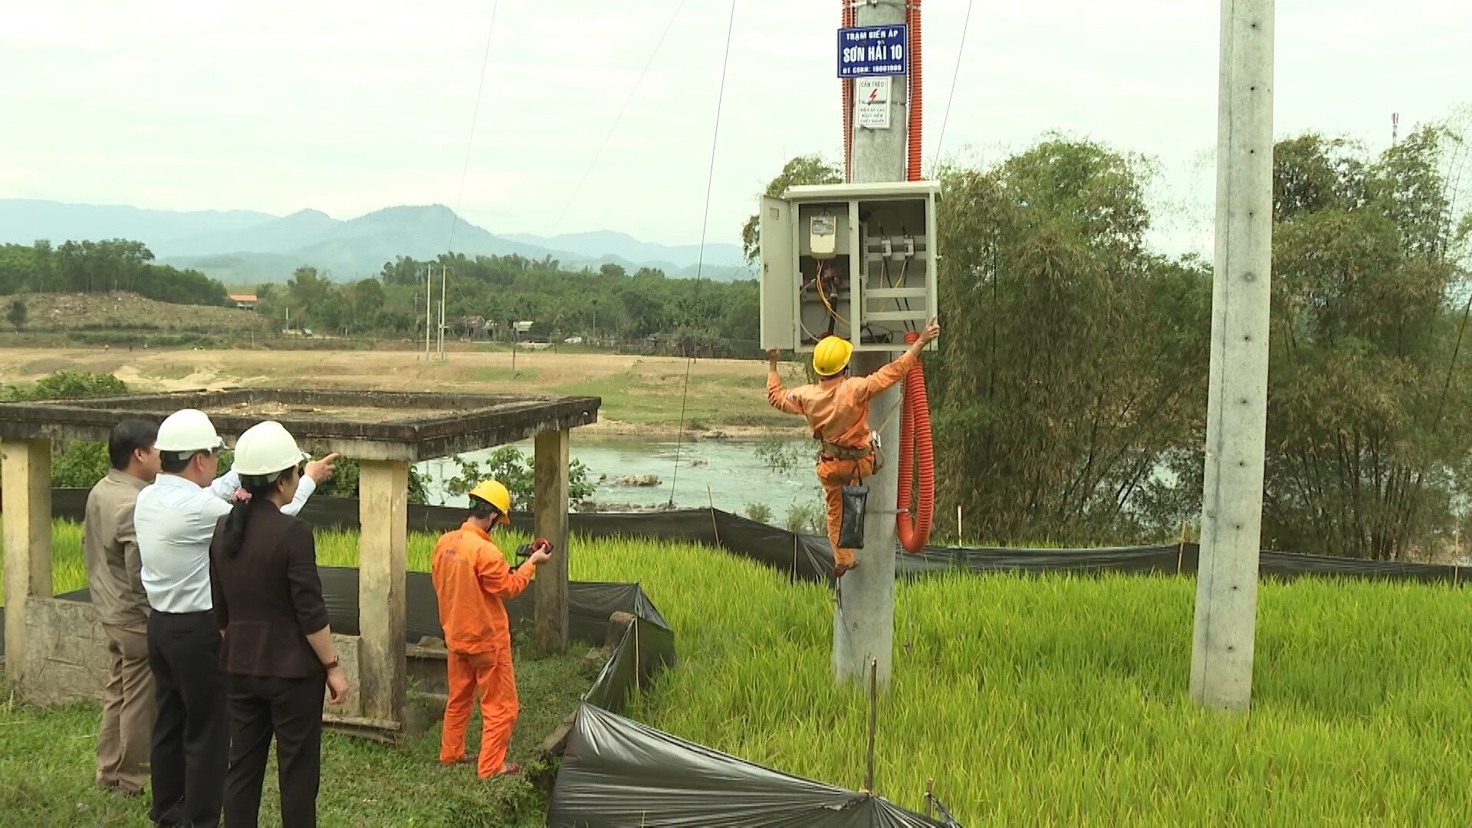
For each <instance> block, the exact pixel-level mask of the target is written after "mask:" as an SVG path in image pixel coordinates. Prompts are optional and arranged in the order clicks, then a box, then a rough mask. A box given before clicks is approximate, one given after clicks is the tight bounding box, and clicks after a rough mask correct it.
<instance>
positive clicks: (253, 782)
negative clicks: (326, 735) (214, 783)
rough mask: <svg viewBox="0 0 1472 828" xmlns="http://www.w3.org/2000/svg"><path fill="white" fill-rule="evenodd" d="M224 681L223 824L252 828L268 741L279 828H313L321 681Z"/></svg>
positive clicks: (319, 774)
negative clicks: (273, 763) (225, 763)
mask: <svg viewBox="0 0 1472 828" xmlns="http://www.w3.org/2000/svg"><path fill="white" fill-rule="evenodd" d="M228 681H229V687H230V690H229V699H230V701H229V710H230V770H229V773H228V774H227V775H226V778H225V824H226V825H227V826H229V828H255V825H256V822H257V819H258V817H259V815H260V810H261V784H262V782H264V781H265V778H266V758H267V756H268V755H269V754H270V752H271V737H272V736H273V735H274V736H275V737H276V779H277V782H278V784H279V785H280V788H281V828H313V826H315V825H316V824H317V788H318V783H319V782H320V780H321V777H322V705H323V697H324V695H325V693H326V690H327V679H326V677H325V676H324V677H323V678H311V679H283V678H267V677H264V676H245V675H240V674H238V673H231V674H230V675H229V678H228Z"/></svg>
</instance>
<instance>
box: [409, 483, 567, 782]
mask: <svg viewBox="0 0 1472 828" xmlns="http://www.w3.org/2000/svg"><path fill="white" fill-rule="evenodd" d="M510 522H511V493H510V492H509V491H507V489H506V487H505V486H504V485H502V484H501V483H499V482H497V481H495V480H486V481H482V482H481V483H480V484H479V485H477V486H476V487H475V488H474V489H472V490H471V491H470V515H469V517H468V518H466V520H465V523H464V524H463V525H462V526H461V527H460V528H459V529H456V530H454V531H453V532H446V533H445V534H444V535H443V536H441V537H440V539H439V542H438V543H436V544H435V548H434V556H433V558H432V560H431V577H432V579H433V581H434V592H435V597H436V598H437V599H438V601H439V611H440V626H441V627H443V628H444V633H445V648H446V649H447V650H448V653H447V658H446V667H445V669H446V672H447V674H448V676H447V677H448V680H449V687H450V692H449V700H448V702H447V703H446V704H445V723H444V732H443V734H442V735H441V739H440V762H441V763H442V764H445V765H453V764H457V763H461V762H466V763H468V762H472V761H476V762H477V768H476V771H477V773H478V775H479V776H480V777H481V778H482V779H488V778H490V777H492V776H497V775H501V774H510V773H516V772H517V771H519V770H521V767H520V766H519V765H515V764H512V763H509V762H507V761H506V749H507V748H508V747H509V746H510V745H511V732H512V730H514V729H515V727H516V717H517V714H518V713H519V712H520V707H519V704H518V700H517V696H516V676H515V673H514V672H513V670H512V666H511V629H510V625H509V623H508V621H507V617H506V607H505V605H504V604H503V603H502V602H503V601H506V600H509V599H511V598H515V597H516V596H517V595H520V594H521V592H522V590H524V589H526V587H527V584H529V583H531V580H532V576H533V575H535V574H536V569H537V567H538V566H539V565H541V564H542V563H544V562H546V561H547V560H548V559H550V558H551V551H552V548H551V544H548V543H547V542H546V541H539V542H538V544H537V546H536V547H535V548H534V550H533V552H532V554H531V556H530V557H528V558H527V560H526V563H525V564H524V565H522V566H520V567H518V568H516V569H515V570H513V569H512V568H511V567H510V566H509V565H508V564H507V563H506V558H505V556H504V555H502V554H501V550H500V549H499V548H497V546H496V544H495V543H494V542H492V541H491V531H492V530H494V529H495V527H497V526H499V525H504V524H507V523H510ZM477 691H479V693H480V714H481V720H482V721H481V736H480V757H479V760H478V761H477V760H474V759H470V758H467V757H466V754H465V729H466V726H467V725H468V724H469V722H470V712H471V709H472V707H473V705H474V703H475V695H476V692H477Z"/></svg>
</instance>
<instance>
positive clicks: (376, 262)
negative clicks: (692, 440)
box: [0, 199, 755, 285]
mask: <svg viewBox="0 0 1472 828" xmlns="http://www.w3.org/2000/svg"><path fill="white" fill-rule="evenodd" d="M452 225H455V212H454V211H453V210H451V209H450V208H448V207H446V206H444V205H442V204H434V205H430V206H427V207H388V208H385V209H382V210H377V211H375V212H372V213H369V214H367V215H364V216H359V217H358V218H355V219H351V220H347V221H344V220H341V219H335V218H333V217H331V216H329V215H327V214H326V213H323V212H320V211H318V210H301V211H299V212H296V213H292V214H291V215H289V216H273V215H269V214H267V213H258V212H253V211H249V210H232V211H227V212H219V211H215V210H209V211H199V212H173V211H166V210H144V209H140V208H137V207H123V206H98V205H91V204H63V203H60V202H56V201H35V200H28V199H0V244H31V243H33V242H34V241H36V240H37V239H50V240H51V242H52V243H53V244H61V243H62V242H64V241H67V240H75V241H82V240H94V241H95V240H99V239H112V238H125V239H133V240H135V241H141V242H143V243H144V244H146V245H148V248H149V249H150V250H152V251H153V254H154V256H155V257H157V260H158V261H159V262H160V263H163V264H171V265H174V266H175V267H181V268H184V267H192V268H195V269H196V270H199V271H202V272H204V273H205V274H207V275H209V276H212V277H214V278H216V279H219V280H220V281H222V282H224V283H225V284H227V285H254V284H258V283H262V282H285V281H286V280H287V279H289V278H290V277H291V274H292V271H294V270H296V269H297V268H298V267H301V266H303V265H310V266H312V267H315V268H317V269H318V270H323V271H327V272H328V273H329V274H330V276H331V278H332V280H333V281H337V282H349V281H354V280H356V279H362V278H367V277H369V276H374V275H376V274H378V273H379V271H380V270H382V268H383V265H384V263H385V262H391V261H393V260H394V258H395V257H396V256H411V257H413V258H415V259H420V260H423V259H431V258H434V257H435V256H437V255H439V254H441V253H443V252H445V250H446V246H447V242H448V241H449V238H450V228H451V226H452ZM454 250H455V252H456V253H464V254H465V255H467V256H478V255H499V256H504V255H508V254H512V253H518V254H520V255H522V256H526V257H528V258H533V259H541V258H544V257H547V256H551V257H552V258H554V259H556V260H558V261H559V262H561V263H562V265H563V266H564V267H567V268H573V269H576V268H582V267H585V266H586V267H591V268H594V269H596V268H597V267H598V266H600V265H602V264H605V263H613V264H617V265H619V266H621V267H623V268H624V269H626V270H628V271H629V272H631V273H632V272H634V271H635V270H638V269H639V268H641V267H651V268H658V269H660V270H663V271H664V272H665V274H666V275H668V276H671V277H675V278H690V277H693V276H695V274H696V270H697V265H698V264H699V263H700V246H699V245H693V244H692V245H680V246H668V245H662V244H654V243H650V242H641V241H639V240H638V239H635V238H633V237H631V236H628V235H626V234H624V233H616V232H611V231H597V232H592V233H572V234H567V235H561V236H553V237H551V238H544V237H541V236H532V235H528V234H525V233H515V234H507V235H496V234H494V233H491V232H489V231H487V230H485V229H483V228H481V227H477V226H475V225H474V224H470V223H469V222H467V221H465V220H463V219H461V220H460V222H459V224H458V225H455V240H454ZM700 270H701V274H702V275H703V276H704V277H705V278H709V279H716V280H720V281H729V280H733V279H752V278H755V272H754V270H752V269H750V268H748V267H747V266H746V265H745V264H744V262H743V259H742V256H741V248H740V247H738V246H736V245H734V244H707V245H706V246H705V262H704V265H703V267H701V268H700Z"/></svg>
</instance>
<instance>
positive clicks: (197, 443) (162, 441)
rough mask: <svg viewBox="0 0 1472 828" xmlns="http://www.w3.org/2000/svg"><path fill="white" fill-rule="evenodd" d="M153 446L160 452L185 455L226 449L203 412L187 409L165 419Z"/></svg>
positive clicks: (212, 424) (213, 425) (160, 425)
mask: <svg viewBox="0 0 1472 828" xmlns="http://www.w3.org/2000/svg"><path fill="white" fill-rule="evenodd" d="M153 446H154V448H156V449H158V450H159V451H169V452H177V453H180V454H184V453H189V452H195V451H219V450H221V449H223V448H224V447H225V441H224V440H221V439H220V435H219V433H218V432H216V431H215V424H214V423H212V422H210V418H209V417H208V416H206V415H205V413H204V412H203V411H198V410H195V409H193V408H185V409H182V410H180V411H175V412H174V413H173V414H170V415H169V416H167V417H165V418H164V421H163V422H162V423H160V424H159V427H158V439H157V440H155V441H154V443H153Z"/></svg>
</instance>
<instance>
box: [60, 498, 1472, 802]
mask: <svg viewBox="0 0 1472 828" xmlns="http://www.w3.org/2000/svg"><path fill="white" fill-rule="evenodd" d="M55 532H56V535H55V544H56V575H55V578H56V589H57V591H65V590H69V589H75V588H78V587H80V586H83V585H85V575H84V573H83V571H82V566H81V555H80V531H79V529H77V528H76V527H75V526H74V525H68V524H64V523H58V524H57V526H56V528H55ZM518 542H520V540H519V539H517V538H514V537H512V538H507V539H506V542H505V543H503V544H502V545H503V547H504V548H507V549H511V548H514V547H515V544H516V543H518ZM355 545H356V537H355V536H353V535H349V534H343V533H333V532H319V533H318V559H319V562H320V563H322V564H324V565H348V566H351V565H354V564H355V563H356V549H355ZM431 547H432V539H431V538H430V537H429V536H424V535H417V536H411V537H410V551H409V566H410V568H411V569H420V570H423V569H427V567H428V562H429V553H430V549H431ZM571 568H572V577H573V578H574V579H578V580H610V581H628V580H636V581H638V582H640V583H641V584H642V585H643V587H644V589H645V591H646V592H647V593H649V595H650V596H651V598H652V599H653V601H654V603H655V605H656V606H658V607H659V609H660V611H661V612H662V613H663V614H664V616H665V617H666V618H667V619H668V620H669V621H670V623H671V625H672V626H673V627H674V628H675V633H676V647H677V650H678V652H679V654H680V658H681V662H680V664H679V666H678V667H677V668H676V669H674V670H673V671H671V672H669V673H667V674H665V675H664V676H663V677H662V678H661V679H660V680H659V682H658V683H657V684H656V685H655V687H654V688H653V689H652V690H650V691H648V692H647V693H645V695H644V696H643V697H641V698H639V699H637V700H636V702H635V705H634V707H633V714H634V715H635V717H636V718H639V719H640V720H642V721H645V722H647V723H648V724H651V725H653V726H655V727H658V728H661V729H664V730H667V731H669V732H672V733H674V734H677V735H679V736H682V737H685V738H688V739H691V740H693V741H696V742H700V743H702V744H706V745H709V746H711V747H714V748H716V749H718V750H722V751H725V752H728V753H731V754H734V755H736V756H740V757H742V758H746V759H749V760H752V761H755V762H759V763H762V764H765V765H768V766H771V767H774V768H777V769H779V770H783V771H786V772H790V773H794V774H798V775H801V776H806V777H810V778H814V779H818V780H822V781H825V782H830V783H833V784H836V785H841V786H845V787H849V788H857V787H858V786H860V785H861V784H862V781H863V774H864V763H865V759H864V747H865V742H866V735H865V734H866V731H865V727H866V723H867V702H866V698H865V695H864V693H863V691H862V690H861V689H860V688H857V687H836V686H835V684H834V682H833V680H832V678H831V676H830V673H829V644H830V637H831V630H832V596H831V593H830V592H829V590H827V589H826V588H824V587H821V586H792V585H790V584H788V583H787V581H786V579H785V578H784V577H782V576H780V575H778V574H776V573H773V572H770V571H768V570H766V569H763V568H761V567H760V566H758V565H756V564H754V563H751V562H749V561H746V560H743V559H739V558H736V557H734V556H731V555H727V554H725V553H722V552H719V551H716V550H711V549H706V548H702V547H698V546H692V545H681V544H667V543H647V542H643V541H635V540H581V539H575V540H574V543H573V548H572V549H571ZM1194 592H1195V582H1194V581H1193V580H1190V579H1184V578H1156V577H1148V578H1147V577H1124V576H1119V577H1102V578H1097V579H1095V578H1085V579H1080V578H1066V577H1041V578H1026V577H1009V576H993V577H976V576H959V575H958V576H954V577H937V578H934V579H930V580H926V581H922V582H918V583H915V584H910V585H903V584H902V585H900V586H899V587H897V596H896V600H897V606H896V633H895V638H896V642H895V653H894V679H893V682H892V683H891V685H890V688H889V690H888V692H887V693H886V694H884V695H883V696H882V698H881V701H880V710H879V736H878V750H877V763H876V775H875V781H876V785H875V787H876V789H877V792H878V793H880V794H882V795H884V796H886V797H888V798H889V799H891V800H893V801H895V802H897V803H899V804H901V805H904V806H907V807H910V808H912V809H915V810H923V808H924V799H923V793H924V790H925V785H926V781H927V780H928V779H934V789H935V793H936V796H937V797H938V799H939V800H940V801H941V802H943V803H944V804H945V805H946V806H947V807H948V808H949V809H950V810H951V811H952V813H954V815H955V816H956V817H957V818H958V820H959V821H960V822H962V823H963V824H966V825H968V826H971V825H993V824H996V825H1110V826H1113V825H1254V826H1256V825H1273V826H1276V825H1282V826H1302V825H1371V824H1373V825H1467V824H1469V822H1472V751H1469V749H1468V745H1469V744H1472V704H1469V698H1468V694H1469V687H1472V657H1469V654H1472V623H1469V621H1472V610H1469V608H1468V605H1467V598H1466V595H1465V594H1464V593H1463V592H1462V591H1460V590H1457V589H1455V588H1452V587H1447V586H1423V585H1398V584H1385V583H1379V584H1376V583H1355V582H1339V581H1328V580H1308V579H1304V580H1300V581H1297V582H1294V583H1291V584H1279V583H1266V582H1265V583H1264V584H1263V586H1262V589H1261V592H1260V600H1259V616H1258V637H1257V674H1256V680H1255V695H1254V704H1253V710H1252V713H1251V715H1250V716H1248V717H1246V718H1226V717H1223V716H1221V715H1218V714H1214V713H1210V712H1206V711H1202V710H1199V709H1197V708H1196V707H1195V706H1194V705H1193V704H1191V702H1190V701H1189V698H1188V695H1187V686H1188V676H1189V667H1190V656H1191V625H1192V604H1193V601H1194V597H1195V595H1194ZM325 789H326V785H324V790H325Z"/></svg>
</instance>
